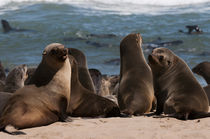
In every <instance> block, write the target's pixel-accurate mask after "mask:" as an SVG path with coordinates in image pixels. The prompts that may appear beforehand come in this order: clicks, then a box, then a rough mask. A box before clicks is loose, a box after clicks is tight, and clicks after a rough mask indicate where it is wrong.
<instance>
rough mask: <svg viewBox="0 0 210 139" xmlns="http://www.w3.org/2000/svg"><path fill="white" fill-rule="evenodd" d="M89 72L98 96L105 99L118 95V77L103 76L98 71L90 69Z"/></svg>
mask: <svg viewBox="0 0 210 139" xmlns="http://www.w3.org/2000/svg"><path fill="white" fill-rule="evenodd" d="M89 72H90V75H91V78H92V80H93V83H94V86H95V89H96V94H98V95H99V96H103V97H105V96H109V95H116V94H117V84H118V82H119V76H118V75H102V74H101V72H100V71H99V70H98V69H89Z"/></svg>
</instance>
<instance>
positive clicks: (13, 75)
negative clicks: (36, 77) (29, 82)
mask: <svg viewBox="0 0 210 139" xmlns="http://www.w3.org/2000/svg"><path fill="white" fill-rule="evenodd" d="M27 76H28V75H27V66H26V65H25V64H23V65H20V66H16V67H15V68H13V69H12V70H11V71H10V72H9V74H8V75H7V78H6V81H5V86H4V90H3V91H4V92H10V93H13V92H15V91H16V90H17V89H19V88H22V87H24V82H25V80H26V78H27Z"/></svg>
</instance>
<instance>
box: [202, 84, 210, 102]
mask: <svg viewBox="0 0 210 139" xmlns="http://www.w3.org/2000/svg"><path fill="white" fill-rule="evenodd" d="M203 89H204V90H205V92H206V95H207V97H208V100H209V106H210V85H207V86H205V87H203Z"/></svg>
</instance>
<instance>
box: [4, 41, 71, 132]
mask: <svg viewBox="0 0 210 139" xmlns="http://www.w3.org/2000/svg"><path fill="white" fill-rule="evenodd" d="M39 73H40V74H39ZM49 74H50V75H49ZM42 75H45V76H42ZM34 76H38V77H36V79H38V78H41V79H40V80H45V82H44V83H45V85H42V86H40V87H36V86H35V85H28V86H24V87H23V88H21V89H18V90H17V91H16V92H15V93H14V94H13V96H12V97H11V98H10V99H9V100H8V102H7V103H6V105H5V107H4V110H3V113H2V115H1V117H0V129H1V131H5V127H6V126H7V125H12V126H14V127H15V128H17V129H24V128H31V127H37V126H43V125H48V124H51V123H53V122H56V121H58V120H60V121H64V120H65V119H66V117H67V115H66V109H67V106H68V105H69V100H70V84H71V82H70V78H71V66H70V63H69V58H68V49H67V48H64V46H63V45H62V44H59V43H53V44H50V45H48V46H46V48H45V49H44V51H43V57H42V61H41V63H40V64H39V66H38V68H37V69H36V72H35V74H34ZM34 78H35V77H34ZM43 78H44V79H43Z"/></svg>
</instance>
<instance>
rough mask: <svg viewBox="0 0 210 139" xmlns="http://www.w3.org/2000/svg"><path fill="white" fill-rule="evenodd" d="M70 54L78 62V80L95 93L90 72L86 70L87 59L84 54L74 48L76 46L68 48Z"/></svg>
mask: <svg viewBox="0 0 210 139" xmlns="http://www.w3.org/2000/svg"><path fill="white" fill-rule="evenodd" d="M68 50H69V52H71V54H70V55H72V56H73V57H74V58H75V59H76V61H77V63H78V72H79V81H80V83H81V84H82V85H83V86H84V87H85V88H86V89H88V90H90V91H91V92H93V93H96V90H95V87H94V83H93V80H92V79H91V76H90V73H89V71H88V65H87V60H86V57H85V54H84V53H83V52H82V51H80V50H78V49H76V48H68Z"/></svg>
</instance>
